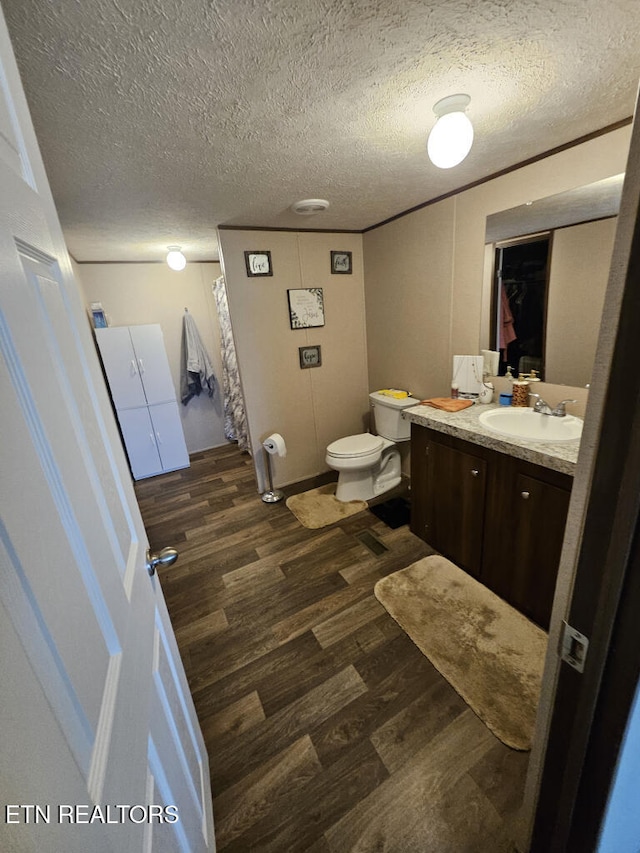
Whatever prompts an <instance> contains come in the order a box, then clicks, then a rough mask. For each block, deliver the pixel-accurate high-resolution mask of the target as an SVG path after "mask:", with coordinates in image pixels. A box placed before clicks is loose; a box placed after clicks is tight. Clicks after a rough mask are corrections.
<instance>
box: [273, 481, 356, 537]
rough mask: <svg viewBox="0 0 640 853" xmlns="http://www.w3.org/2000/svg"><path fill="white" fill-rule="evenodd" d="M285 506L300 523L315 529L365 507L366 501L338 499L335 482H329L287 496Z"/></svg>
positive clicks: (333, 522) (353, 513)
mask: <svg viewBox="0 0 640 853" xmlns="http://www.w3.org/2000/svg"><path fill="white" fill-rule="evenodd" d="M287 506H288V507H289V509H290V510H291V512H292V513H293V514H294V515H295V517H296V518H297V519H298V521H299V522H300V524H302V525H304V526H305V527H309V528H311V529H312V530H317V528H319V527H327V526H328V525H329V524H335V523H336V521H341V520H342V519H343V518H347V517H348V516H350V515H355V514H356V513H358V512H362V510H364V509H367V502H366V501H344V502H343V501H339V500H338V499H337V498H336V484H335V483H329V484H328V485H326V486H320V488H319V489H311V491H309V492H302V494H299V495H292V496H291V497H290V498H287Z"/></svg>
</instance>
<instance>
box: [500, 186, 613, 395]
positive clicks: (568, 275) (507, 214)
mask: <svg viewBox="0 0 640 853" xmlns="http://www.w3.org/2000/svg"><path fill="white" fill-rule="evenodd" d="M623 179H624V175H614V176H612V177H611V178H606V179H604V180H601V181H597V182H595V183H593V184H589V185H586V186H583V187H577V188H575V189H573V190H569V191H567V192H562V193H558V194H556V195H553V196H549V197H547V198H541V199H537V200H535V201H531V202H529V203H527V204H523V205H519V206H518V207H514V208H511V209H509V210H503V211H500V212H498V213H495V214H492V215H491V216H488V217H487V221H486V231H485V244H487V246H488V247H491V249H492V250H493V255H494V263H493V271H492V284H491V300H490V308H489V310H490V314H491V316H490V323H489V329H490V342H489V348H490V349H499V347H500V343H501V342H502V343H503V344H504V343H505V335H504V329H505V328H506V329H507V335H506V338H512V339H513V340H514V341H515V342H514V343H512V344H510V345H509V348H508V349H506V350H504V351H503V352H506V353H507V357H506V359H505V358H504V357H503V354H502V353H501V358H500V365H501V368H500V373H502V374H504V372H505V370H506V366H507V364H510V365H511V367H512V368H513V371H514V373H515V372H517V371H522V372H529V371H530V369H531V368H532V367H533V368H534V369H535V368H536V367H537V368H538V369H539V370H540V373H541V376H542V378H543V379H544V380H545V381H547V382H553V383H555V384H559V385H574V386H584V385H587V384H589V383H590V381H591V371H592V367H593V361H594V357H595V350H596V345H597V339H598V332H599V328H600V317H601V314H602V307H603V303H604V293H605V289H606V286H607V281H608V275H609V266H610V263H611V254H612V252H613V240H614V236H615V226H616V218H617V214H618V211H619V209H620V196H621V193H622V182H623ZM533 235H536V236H535V237H534V236H533ZM536 241H538V242H539V241H547V242H548V251H547V253H546V255H545V260H544V263H543V264H542V266H541V265H540V260H539V258H537V259H536V260H535V270H533V265H534V264H533V261H530V260H529V254H530V251H529V249H527V248H526V245H527V244H528V243H531V242H536ZM521 245H524V246H525V248H524V249H523V250H522V252H520V250H517V249H514V248H513V247H518V246H521ZM514 258H519V259H520V261H519V263H518V264H514V263H511V262H510V263H508V264H507V263H505V260H513V259H514ZM507 294H508V295H507ZM528 306H531V307H530V309H529V308H528ZM534 313H536V314H537V316H536V317H535V318H534V317H533V314H534ZM534 319H535V326H536V329H537V332H536V335H535V345H534V343H533V336H531V334H530V329H531V327H532V324H533V321H534ZM509 320H510V321H511V325H507V326H506V327H505V326H504V325H503V324H504V323H508V321H509ZM513 335H515V338H513ZM529 350H531V352H529ZM509 359H511V360H509Z"/></svg>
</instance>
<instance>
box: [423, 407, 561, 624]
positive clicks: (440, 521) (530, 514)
mask: <svg viewBox="0 0 640 853" xmlns="http://www.w3.org/2000/svg"><path fill="white" fill-rule="evenodd" d="M572 483H573V478H572V477H571V476H570V475H569V474H565V473H562V472H559V471H554V470H551V469H548V468H544V467H541V466H539V465H535V464H532V463H531V462H526V461H524V460H522V459H517V458H515V457H513V456H509V455H508V454H506V453H501V452H498V451H496V450H492V449H489V448H487V447H483V446H481V445H477V444H473V443H472V442H468V441H464V440H462V439H459V438H457V437H455V436H451V435H447V434H444V433H441V432H437V431H435V430H431V429H429V428H427V427H424V426H420V425H418V424H416V423H412V425H411V503H412V506H411V530H412V532H413V533H415V534H416V535H417V536H419V537H420V538H421V539H424V541H425V542H428V544H429V545H431V546H432V547H433V548H435V549H436V550H437V551H439V552H440V553H441V554H443V555H444V556H445V557H448V558H449V559H450V560H451V561H452V562H454V563H455V564H456V565H457V566H459V567H460V568H462V569H464V570H465V571H467V572H469V573H470V574H471V575H473V576H474V577H475V578H477V579H478V580H479V581H480V582H481V583H483V584H485V586H487V587H488V588H489V589H491V590H492V591H493V592H495V593H496V594H497V595H499V596H500V597H501V598H503V599H504V600H505V601H507V602H508V603H509V604H511V605H512V606H513V607H515V608H517V609H518V610H519V611H521V612H522V613H524V615H525V616H527V617H528V618H530V619H532V620H533V621H534V622H536V623H537V624H539V625H540V626H541V627H543V628H545V629H547V628H548V626H549V618H550V615H551V605H552V601H553V594H554V590H555V584H556V575H557V572H558V564H559V561H560V552H561V549H562V540H563V536H564V528H565V524H566V518H567V510H568V507H569V496H570V493H571V486H572Z"/></svg>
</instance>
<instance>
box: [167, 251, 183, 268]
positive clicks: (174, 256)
mask: <svg viewBox="0 0 640 853" xmlns="http://www.w3.org/2000/svg"><path fill="white" fill-rule="evenodd" d="M167 248H168V249H169V254H168V255H167V263H168V264H169V266H170V267H171V269H172V270H175V271H176V272H180V270H183V269H184V268H185V267H186V265H187V259H186V258H185V256H184V255H183V254H182V251H181V249H180V246H167Z"/></svg>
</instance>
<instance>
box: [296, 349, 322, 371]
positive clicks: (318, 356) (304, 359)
mask: <svg viewBox="0 0 640 853" xmlns="http://www.w3.org/2000/svg"><path fill="white" fill-rule="evenodd" d="M298 357H299V359H300V369H301V370H307V369H308V368H310V367H322V351H321V348H320V347H319V346H309V347H298Z"/></svg>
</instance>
